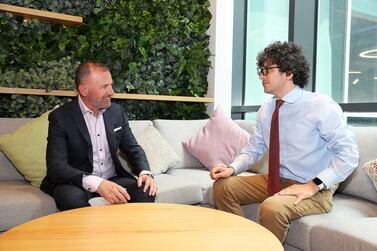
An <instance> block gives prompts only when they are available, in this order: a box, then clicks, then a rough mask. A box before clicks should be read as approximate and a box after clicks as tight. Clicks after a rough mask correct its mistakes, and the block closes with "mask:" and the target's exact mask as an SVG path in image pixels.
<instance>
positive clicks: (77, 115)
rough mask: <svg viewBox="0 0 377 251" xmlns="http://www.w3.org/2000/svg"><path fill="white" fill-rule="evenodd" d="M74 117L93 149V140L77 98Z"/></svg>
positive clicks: (73, 112)
mask: <svg viewBox="0 0 377 251" xmlns="http://www.w3.org/2000/svg"><path fill="white" fill-rule="evenodd" d="M72 117H73V120H74V122H75V124H76V126H77V128H78V129H79V131H80V133H81V134H82V136H83V137H84V139H85V141H86V142H87V143H88V145H89V147H90V150H91V151H92V141H91V140H90V136H89V131H88V128H87V126H86V123H85V119H84V116H83V115H82V112H81V110H80V106H79V103H78V101H77V100H76V102H75V103H74V106H73V109H72Z"/></svg>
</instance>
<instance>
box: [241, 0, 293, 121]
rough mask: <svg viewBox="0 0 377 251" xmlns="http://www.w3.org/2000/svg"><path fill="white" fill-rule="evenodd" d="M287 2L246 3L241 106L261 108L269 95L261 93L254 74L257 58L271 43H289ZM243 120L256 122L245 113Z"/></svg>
mask: <svg viewBox="0 0 377 251" xmlns="http://www.w3.org/2000/svg"><path fill="white" fill-rule="evenodd" d="M288 25H289V0H264V1H260V0H248V2H247V37H246V70H245V74H246V76H245V82H246V83H245V103H244V105H261V104H262V103H263V102H264V101H265V100H266V99H267V98H268V97H270V95H269V94H265V93H264V92H263V87H262V84H261V82H260V80H259V78H258V76H257V74H256V67H257V66H256V57H257V54H258V52H259V51H261V50H262V49H264V48H265V47H266V46H267V45H268V44H270V43H271V42H272V41H277V40H280V41H288V27H289V26H288ZM245 119H248V120H251V119H255V114H254V113H246V114H245Z"/></svg>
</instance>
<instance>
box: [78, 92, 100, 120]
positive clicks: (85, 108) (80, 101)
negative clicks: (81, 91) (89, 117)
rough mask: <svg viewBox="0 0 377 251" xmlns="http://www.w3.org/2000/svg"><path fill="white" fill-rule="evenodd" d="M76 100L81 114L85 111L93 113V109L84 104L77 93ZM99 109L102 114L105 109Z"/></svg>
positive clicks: (85, 112)
mask: <svg viewBox="0 0 377 251" xmlns="http://www.w3.org/2000/svg"><path fill="white" fill-rule="evenodd" d="M78 100H79V106H80V110H81V113H82V114H83V115H85V114H87V113H90V114H93V111H92V110H90V109H89V108H88V107H87V106H86V105H85V103H84V101H82V99H81V96H80V95H78ZM99 111H100V113H101V114H103V113H104V112H105V111H106V109H100V110H99Z"/></svg>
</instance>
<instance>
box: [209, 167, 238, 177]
mask: <svg viewBox="0 0 377 251" xmlns="http://www.w3.org/2000/svg"><path fill="white" fill-rule="evenodd" d="M233 174H234V169H233V167H226V166H224V165H223V164H217V165H214V166H213V167H212V169H211V172H210V176H211V179H213V180H218V179H221V178H228V177H230V176H232V175H233Z"/></svg>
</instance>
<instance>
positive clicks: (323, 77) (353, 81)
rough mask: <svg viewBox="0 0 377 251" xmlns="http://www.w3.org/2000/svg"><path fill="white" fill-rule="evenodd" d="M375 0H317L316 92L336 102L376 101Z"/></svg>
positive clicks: (376, 48)
mask: <svg viewBox="0 0 377 251" xmlns="http://www.w3.org/2000/svg"><path fill="white" fill-rule="evenodd" d="M376 10H377V1H375V0H348V1H347V0H320V1H319V13H318V37H317V71H316V91H318V92H321V93H324V94H327V95H329V96H331V97H332V98H334V100H336V101H337V102H339V103H362V102H376V101H377V95H376V94H377V12H376Z"/></svg>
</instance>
